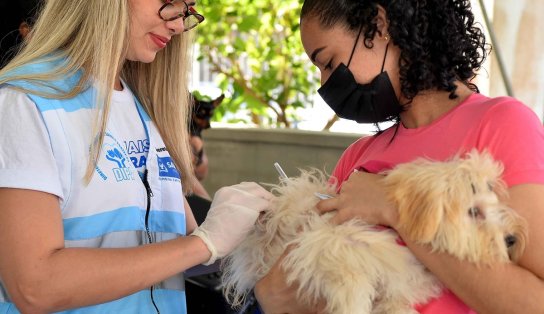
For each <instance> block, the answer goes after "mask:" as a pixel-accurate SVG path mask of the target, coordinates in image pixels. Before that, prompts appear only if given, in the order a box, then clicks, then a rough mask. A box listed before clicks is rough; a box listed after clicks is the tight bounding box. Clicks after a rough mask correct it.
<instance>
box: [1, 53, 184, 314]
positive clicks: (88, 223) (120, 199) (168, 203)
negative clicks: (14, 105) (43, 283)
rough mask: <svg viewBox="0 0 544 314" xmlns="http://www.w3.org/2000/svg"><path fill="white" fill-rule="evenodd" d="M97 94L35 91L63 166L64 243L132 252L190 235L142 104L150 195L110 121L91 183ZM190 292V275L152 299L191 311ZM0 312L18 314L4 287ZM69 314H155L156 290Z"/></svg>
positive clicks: (171, 171)
mask: <svg viewBox="0 0 544 314" xmlns="http://www.w3.org/2000/svg"><path fill="white" fill-rule="evenodd" d="M53 66H55V63H41V64H35V65H29V66H26V67H24V68H22V69H18V70H17V72H27V73H32V72H36V73H37V72H43V71H46V70H48V69H50V68H51V67H53ZM79 75H80V74H76V75H73V76H71V77H68V78H66V79H63V80H58V81H55V82H53V84H54V86H55V87H57V88H60V89H61V90H65V91H66V90H70V89H71V87H72V86H74V85H73V84H75V83H77V81H78V78H79ZM9 84H10V85H13V86H19V87H24V88H28V89H30V90H33V91H36V90H42V91H44V90H45V91H51V89H49V88H47V87H43V86H37V85H35V84H32V83H29V82H24V81H12V82H10V83H9ZM94 92H95V90H94V89H93V88H92V87H90V88H88V89H86V90H85V91H84V92H82V93H81V94H79V95H78V96H76V97H75V98H72V99H48V98H43V97H40V96H37V95H33V94H32V93H29V94H28V96H29V98H30V99H31V100H32V101H33V102H34V103H35V104H36V107H37V108H38V110H39V112H40V113H41V115H42V117H43V121H44V123H45V126H46V129H47V131H48V133H49V134H48V135H49V138H50V140H51V149H52V152H53V155H54V158H55V160H56V164H57V167H58V169H59V171H58V178H55V179H56V180H57V181H58V182H60V185H61V186H60V189H61V190H62V197H61V198H60V207H61V212H62V218H63V225H64V240H65V246H66V247H89V248H125V247H134V246H139V245H142V244H146V243H148V242H149V241H148V237H150V238H151V239H152V242H161V241H165V240H170V239H174V238H176V237H180V236H183V235H185V233H186V230H185V229H186V221H185V210H184V204H183V191H182V187H181V180H180V174H179V173H178V171H177V170H176V168H175V166H174V164H173V162H172V159H171V158H170V155H169V153H168V151H167V150H166V148H165V145H164V143H163V141H162V139H161V136H160V134H159V132H158V130H157V128H156V127H155V125H154V124H153V122H152V121H151V119H150V118H149V116H148V115H147V113H146V112H145V110H144V108H143V107H142V106H141V104H140V103H139V102H138V101H137V100H136V105H137V107H138V112H139V115H140V119H141V121H142V123H143V126H144V127H145V130H146V133H147V137H148V141H149V151H148V153H147V158H146V159H147V162H146V173H147V176H146V177H147V182H148V187H149V189H150V190H149V195H148V190H147V189H146V185H145V184H144V181H143V178H142V177H141V175H140V174H139V173H138V171H137V170H136V168H135V167H134V165H133V163H132V162H131V161H130V159H129V157H128V154H127V152H126V149H125V147H124V145H123V144H122V143H123V142H124V139H123V138H119V136H118V130H117V129H116V127H117V126H116V125H111V124H110V123H108V126H107V130H106V135H105V138H104V144H103V145H102V150H101V155H100V159H99V161H98V165H97V167H96V168H95V173H94V175H93V177H92V179H91V181H90V183H89V184H88V185H85V184H84V180H83V177H84V174H85V170H86V168H87V162H88V158H89V157H88V156H89V147H90V144H91V129H92V121H93V120H92V119H93V117H94V111H93V109H92V108H93V107H94V101H93V99H94V98H93V97H94ZM148 199H149V200H150V202H149V203H148ZM148 205H149V210H148V209H147V207H148ZM146 213H147V214H148V215H147V222H146ZM146 227H147V228H148V229H149V234H148V233H147V232H146ZM104 284H105V285H107V283H104ZM184 290H185V287H184V278H183V274H179V275H177V276H174V277H171V278H169V279H167V280H165V281H163V282H161V283H159V284H157V285H155V286H154V289H153V299H154V301H155V303H156V305H157V307H158V309H159V310H160V312H161V313H186V305H185V291H184ZM0 313H19V311H18V310H17V309H16V308H15V306H14V304H13V303H11V302H10V300H9V297H8V296H7V294H6V292H5V289H4V287H2V285H1V284H0ZM63 313H156V310H155V308H154V306H153V304H152V301H151V294H150V289H147V290H143V291H140V292H137V293H135V294H132V295H130V296H127V297H124V298H121V299H119V300H116V301H112V302H107V303H104V304H100V305H95V306H89V307H85V308H80V309H76V310H70V311H65V312H63Z"/></svg>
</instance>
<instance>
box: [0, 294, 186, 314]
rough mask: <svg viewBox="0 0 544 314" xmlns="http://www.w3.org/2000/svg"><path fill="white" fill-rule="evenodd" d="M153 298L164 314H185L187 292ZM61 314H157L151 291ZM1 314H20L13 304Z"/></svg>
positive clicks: (1, 305) (3, 305)
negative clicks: (150, 294)
mask: <svg viewBox="0 0 544 314" xmlns="http://www.w3.org/2000/svg"><path fill="white" fill-rule="evenodd" d="M153 298H154V300H155V303H156V304H157V307H158V308H159V310H160V311H161V313H164V314H185V313H187V309H186V307H185V292H184V291H175V290H154V291H153ZM58 313H59V314H98V313H100V314H102V313H157V311H156V310H155V308H154V307H153V304H152V303H151V298H150V296H149V290H144V291H140V292H137V293H135V294H132V295H129V296H127V297H124V298H122V299H119V300H116V301H112V302H108V303H103V304H99V305H93V306H88V307H84V308H80V309H77V310H69V311H63V312H58ZM0 314H20V312H19V311H18V310H17V308H15V306H14V305H13V303H0Z"/></svg>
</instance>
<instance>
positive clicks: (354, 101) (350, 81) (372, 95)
mask: <svg viewBox="0 0 544 314" xmlns="http://www.w3.org/2000/svg"><path fill="white" fill-rule="evenodd" d="M361 30H362V28H361ZM360 35H361V31H359V35H358V36H357V40H355V46H353V50H352V51H351V56H350V57H349V61H348V65H347V66H345V65H344V64H343V63H341V64H340V65H339V66H338V67H337V68H336V69H335V70H334V71H333V73H332V74H331V76H330V77H329V79H328V80H327V81H326V82H325V84H323V86H321V88H319V89H318V90H317V92H318V93H319V94H320V95H321V97H322V98H323V100H325V102H326V103H327V104H328V105H329V106H330V107H331V108H332V110H334V112H335V113H336V114H337V115H338V116H339V117H341V118H344V119H349V120H355V121H357V122H358V123H378V122H384V121H391V120H394V119H395V118H397V117H398V115H399V114H400V113H401V112H402V106H401V105H400V104H399V100H398V99H397V95H396V94H395V90H394V89H393V85H391V81H390V80H389V76H388V75H387V72H384V71H383V66H384V65H385V58H386V57H387V49H388V48H389V44H388V45H387V46H386V48H385V56H384V57H383V63H382V69H381V73H380V74H379V75H378V76H376V77H375V78H374V79H373V80H372V81H371V82H370V83H368V84H359V83H357V81H355V77H354V76H353V73H351V71H350V70H349V68H348V67H349V64H350V63H351V58H352V57H353V53H354V52H355V48H356V47H357V42H358V41H359V37H360Z"/></svg>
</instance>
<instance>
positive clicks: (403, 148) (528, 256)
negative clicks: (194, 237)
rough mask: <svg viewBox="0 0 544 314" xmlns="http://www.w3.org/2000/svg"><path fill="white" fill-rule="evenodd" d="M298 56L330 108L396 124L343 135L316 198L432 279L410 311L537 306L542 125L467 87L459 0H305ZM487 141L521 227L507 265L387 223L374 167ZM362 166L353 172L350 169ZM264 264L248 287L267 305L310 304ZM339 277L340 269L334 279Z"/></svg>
mask: <svg viewBox="0 0 544 314" xmlns="http://www.w3.org/2000/svg"><path fill="white" fill-rule="evenodd" d="M301 37H302V43H303V45H304V48H305V50H306V53H307V54H308V56H309V57H310V59H311V61H312V62H313V63H314V64H315V65H316V66H317V67H318V68H319V70H320V72H321V82H322V84H323V85H322V87H321V88H320V89H319V93H320V94H321V96H322V97H323V99H324V100H325V101H326V102H327V103H328V104H329V105H330V107H331V108H332V109H333V110H334V111H335V112H336V113H337V114H338V115H339V116H340V117H344V118H347V119H352V120H355V121H358V122H366V123H379V122H383V121H388V120H392V121H396V123H395V124H394V126H392V127H390V128H389V129H386V130H383V131H380V132H378V133H377V134H375V135H373V136H368V137H363V138H361V139H360V140H358V141H357V142H355V143H353V144H352V145H351V146H350V147H349V148H348V149H347V150H346V151H345V152H344V154H343V156H342V157H341V159H340V161H339V162H338V164H337V166H336V169H335V171H334V173H333V176H334V177H336V178H337V179H338V183H339V186H340V188H339V196H338V197H335V198H332V199H328V200H323V201H321V202H320V203H319V204H318V209H319V211H320V212H322V213H325V212H329V211H336V214H335V216H334V218H333V221H334V222H335V223H342V222H344V221H346V220H349V219H351V218H357V217H358V218H361V219H363V220H365V221H367V222H369V223H373V224H378V225H384V226H389V227H392V228H393V229H395V230H397V232H398V233H399V235H400V236H401V237H402V238H403V239H404V240H405V242H406V245H407V246H408V248H409V249H410V250H411V251H412V252H413V254H414V255H415V256H416V257H417V258H418V259H419V260H420V261H421V262H422V263H423V264H424V265H425V266H426V267H427V268H428V269H429V270H430V271H431V272H432V273H434V274H435V275H436V276H437V277H438V278H439V279H440V280H441V281H442V282H443V284H444V287H445V288H444V291H443V293H442V295H441V296H440V297H438V298H436V299H432V300H430V301H429V302H428V304H420V305H418V306H417V307H416V309H415V310H416V311H418V312H420V313H440V314H444V313H474V311H476V312H478V313H493V314H500V313H543V312H544V302H542V296H543V295H544V280H543V279H544V229H543V228H542V227H541V226H542V225H544V215H543V213H544V132H543V127H542V124H541V122H540V121H539V120H538V118H537V117H536V115H535V114H534V113H533V112H532V111H531V110H530V109H529V108H528V107H527V106H525V105H524V104H522V103H520V102H519V101H518V100H516V99H513V98H509V97H498V98H489V97H486V96H484V95H481V94H479V93H478V91H477V89H476V87H475V86H474V85H473V84H471V79H472V78H474V77H475V75H476V71H477V70H478V69H479V68H480V66H481V64H482V62H483V60H484V58H485V57H486V54H487V51H486V43H485V39H484V36H483V33H482V31H481V30H480V29H478V28H477V27H475V24H474V16H473V14H472V12H471V7H470V1H468V0H450V1H442V0H440V1H439V0H428V1H420V0H389V1H385V0H366V1H360V0H336V1H330V0H306V1H305V2H304V5H303V7H302V13H301ZM472 149H477V150H479V151H482V150H487V151H488V152H490V153H491V154H492V155H493V157H494V158H495V159H496V160H498V161H500V162H502V163H503V165H504V173H503V180H504V181H505V183H506V185H507V186H508V191H509V199H508V200H507V201H508V204H509V205H510V206H511V207H512V208H514V209H515V210H516V211H517V212H518V213H519V214H521V215H522V216H523V217H524V218H525V219H526V220H527V222H528V224H529V239H528V241H527V243H528V244H527V247H526V250H525V253H524V255H523V256H522V257H521V258H520V259H519V261H518V262H517V263H512V264H507V265H491V267H481V268H477V267H476V266H475V265H473V264H470V263H468V262H463V261H459V260H458V259H456V258H454V257H452V256H450V255H448V254H444V253H436V252H431V250H430V249H429V247H426V246H422V245H418V244H416V243H414V242H413V241H412V240H411V239H407V238H406V237H404V236H403V235H404V234H403V230H402V229H398V228H397V223H398V218H397V210H396V208H394V207H393V206H392V205H391V204H390V203H388V202H387V200H386V197H385V196H384V195H385V194H384V188H383V185H382V180H381V179H382V176H380V175H378V174H377V173H379V172H381V171H383V170H387V169H390V168H392V167H394V166H395V165H397V164H400V163H405V162H409V161H412V160H414V159H416V158H418V157H427V158H431V159H434V160H445V159H448V158H450V157H452V156H453V155H456V154H463V153H466V152H468V151H470V150H472ZM360 169H364V170H365V171H357V172H354V170H360ZM277 265H278V264H276V266H275V267H274V268H272V270H271V271H270V272H269V274H268V275H267V276H265V277H264V278H263V279H262V280H261V281H260V282H259V283H258V284H257V286H256V288H255V294H256V297H257V298H258V300H259V301H260V304H261V306H262V308H263V310H264V311H265V312H266V313H267V314H269V313H315V312H316V311H317V312H318V309H319V308H320V307H319V304H316V305H313V306H310V307H308V306H307V305H304V304H299V303H297V301H296V299H295V298H294V291H296V286H290V287H289V286H287V285H286V284H285V274H283V273H282V270H281V269H280V268H279V267H278V266H277ZM346 280H349V278H346Z"/></svg>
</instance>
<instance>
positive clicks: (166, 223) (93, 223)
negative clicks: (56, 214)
mask: <svg viewBox="0 0 544 314" xmlns="http://www.w3.org/2000/svg"><path fill="white" fill-rule="evenodd" d="M144 219H145V210H144V209H141V208H139V207H136V206H131V207H122V208H118V209H115V210H112V211H109V212H105V213H100V214H95V215H91V216H86V217H75V218H67V219H64V220H63V224H64V239H65V240H68V241H70V240H85V239H92V238H97V237H101V236H104V235H105V234H108V233H112V232H118V231H134V230H140V231H143V230H145V223H144ZM149 230H150V231H151V232H166V233H177V234H185V215H184V214H182V213H179V212H172V211H159V210H152V211H150V212H149Z"/></svg>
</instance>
